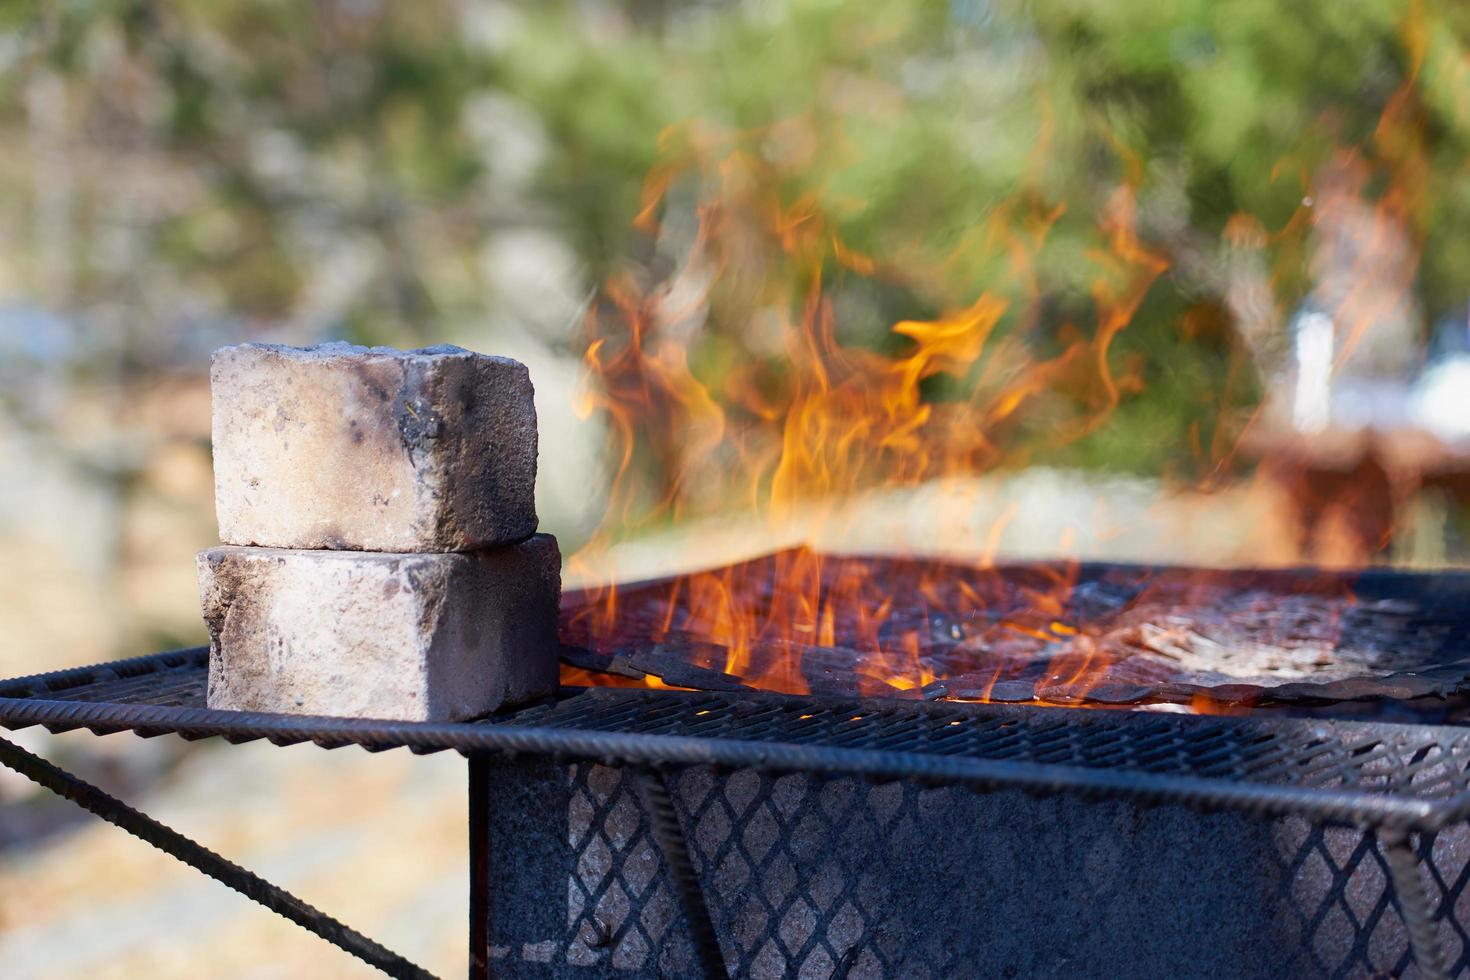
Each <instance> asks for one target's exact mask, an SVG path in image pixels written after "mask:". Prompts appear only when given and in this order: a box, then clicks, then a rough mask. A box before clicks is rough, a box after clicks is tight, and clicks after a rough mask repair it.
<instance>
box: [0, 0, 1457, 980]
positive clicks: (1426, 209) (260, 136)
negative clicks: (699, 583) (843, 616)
mask: <svg viewBox="0 0 1470 980" xmlns="http://www.w3.org/2000/svg"><path fill="white" fill-rule="evenodd" d="M0 140H3V146H4V150H3V152H0V636H3V637H4V643H3V646H0V674H4V675H6V676H11V675H17V674H25V673H31V672H37V671H42V670H51V669H55V668H60V667H66V666H72V665H77V664H84V663H91V662H96V661H100V660H106V659H110V658H114V657H121V656H132V655H136V654H140V653H146V652H150V651H153V650H157V649H161V648H165V647H172V646H184V645H193V644H195V643H198V642H202V640H203V638H204V637H203V629H202V624H201V623H200V621H199V614H198V606H197V591H196V585H195V580H194V564H193V556H194V553H195V552H196V551H197V550H198V549H200V548H202V547H205V546H207V545H209V544H211V543H213V542H214V541H215V539H216V530H215V526H214V515H213V509H212V490H213V488H212V476H211V469H210V455H209V390H208V363H209V353H210V351H211V350H213V349H214V348H216V347H218V346H221V345H224V344H228V343H235V342H240V341H245V340H257V341H270V342H279V343H289V344H308V343H313V342H316V341H321V340H328V339H346V340H351V341H356V342H360V343H368V344H388V345H393V346H398V347H413V346H420V345H426V344H434V343H446V342H447V343H455V344H460V345H462V346H465V347H468V348H471V349H475V350H481V351H486V352H493V353H500V354H506V355H510V356H513V357H516V358H519V359H520V360H522V361H524V362H525V363H526V364H527V365H529V367H530V370H531V375H532V378H533V380H534V382H535V385H536V388H537V409H538V413H539V418H540V429H541V452H540V478H539V484H538V509H539V511H540V514H541V520H542V527H543V529H544V530H548V531H551V532H553V533H555V534H556V535H557V536H558V537H559V538H560V540H561V542H562V550H563V553H564V554H567V555H571V556H573V557H572V561H571V562H570V563H569V567H568V572H567V574H568V580H569V582H573V583H575V582H579V581H584V580H590V579H596V578H605V577H609V576H616V577H624V578H626V577H629V576H636V575H647V574H654V573H657V572H662V571H667V570H672V569H676V568H682V567H688V566H689V565H690V564H691V563H694V564H709V563H711V562H714V561H719V560H722V559H727V558H729V559H733V558H737V557H743V556H745V555H748V554H751V553H755V552H759V551H763V550H769V549H770V548H773V547H777V546H783V545H787V544H792V543H800V542H807V543H812V544H814V545H817V546H819V547H823V548H830V549H840V550H852V551H856V550H885V551H892V550H917V551H951V552H957V553H961V554H967V555H975V556H984V557H991V556H996V555H1001V556H1012V557H1030V556H1055V555H1064V556H1072V555H1078V556H1083V557H1097V558H1116V559H1127V560H1148V561H1176V562H1190V563H1197V564H1211V565H1234V564H1291V563H1298V562H1306V561H1311V562H1319V563H1325V564H1334V565H1355V564H1365V563H1395V564H1402V565H1415V566H1424V567H1434V566H1441V565H1446V564H1457V563H1463V562H1464V561H1465V558H1466V555H1467V548H1470V519H1467V509H1466V506H1467V501H1470V442H1467V438H1470V272H1467V270H1470V234H1467V233H1466V229H1467V227H1470V226H1467V221H1470V180H1467V176H1470V174H1467V168H1470V163H1467V161H1470V155H1467V152H1466V151H1467V148H1470V10H1467V8H1465V7H1464V6H1463V5H1461V4H1458V3H1454V2H1450V0H1421V2H1412V3H1410V2H1401V3H1343V2H1342V0H1333V2H1328V0H1301V2H1298V3H1295V4H1292V5H1291V7H1290V9H1289V10H1287V9H1285V8H1282V7H1280V6H1279V5H1270V4H1258V3H1248V2H1241V0H1230V2H1206V0H1172V2H1167V0H1166V2H1159V0H1155V2H1150V3H1141V2H1136V0H1086V2H1083V0H1077V2H1068V0H1064V2H1054V3H1047V4H1033V3H1026V2H1022V0H951V2H949V3H924V2H920V0H867V2H863V3H855V2H840V0H747V2H726V3H718V4H715V3H701V2H689V0H684V2H668V0H624V2H614V0H583V2H544V3H536V4H530V3H513V2H507V0H421V2H418V3H414V4H389V3H386V2H381V0H326V2H321V3H315V4H309V5H303V4H291V3H279V2H271V0H216V2H213V3H193V2H177V3H167V2H142V0H103V2H96V3H89V4H40V3H12V4H8V5H6V6H5V7H4V8H3V10H0ZM24 741H25V742H26V744H29V745H32V746H36V747H39V748H41V749H43V750H44V751H46V752H47V753H48V754H50V755H52V756H54V757H55V758H57V759H58V760H60V761H61V762H62V763H63V764H67V765H70V766H74V767H75V768H76V769H77V770H78V771H80V772H81V773H83V774H84V775H87V776H89V777H91V778H94V779H97V780H100V781H102V782H103V783H104V784H105V785H107V786H109V787H111V788H113V789H115V790H117V791H119V792H121V793H123V794H124V795H125V796H127V798H129V799H130V800H133V801H135V802H141V803H142V804H144V805H145V808H151V809H153V810H156V811H157V813H158V814H159V816H160V817H161V818H163V819H164V820H166V821H169V822H173V823H175V824H176V825H178V826H179V827H180V829H182V830H184V831H185V832H186V833H190V834H194V835H198V836H200V837H201V838H203V839H204V840H205V842H206V843H208V844H210V845H211V846H214V847H216V848H217V849H219V850H222V851H224V852H225V853H227V854H229V855H231V856H232V857H236V858H237V859H240V860H243V862H244V863H246V864H247V865H251V866H258V867H260V868H261V870H263V871H264V872H265V873H267V874H268V875H276V876H279V877H280V878H281V879H282V880H283V883H285V884H286V885H287V886H288V887H292V888H295V889H298V890H299V891H300V892H301V893H303V894H304V896H305V897H307V898H308V899H309V900H312V901H314V902H317V903H318V904H320V905H321V906H323V907H324V908H325V909H326V910H327V911H329V912H332V913H335V914H338V915H339V916H340V917H342V918H344V919H345V920H346V921H348V922H349V923H350V924H352V925H354V926H357V927H359V928H362V929H364V930H365V931H367V932H368V933H369V934H371V935H374V936H375V937H377V938H381V939H383V940H384V941H385V942H387V943H388V945H390V946H392V947H394V948H395V949H398V950H400V951H402V952H404V953H405V954H407V955H409V956H410V957H413V958H417V959H419V960H420V961H422V962H424V963H425V965H427V966H429V967H430V968H432V969H435V970H437V971H440V972H443V973H445V974H450V975H453V974H457V973H460V972H461V971H462V970H463V964H464V945H465V933H466V930H465V928H464V925H463V918H464V916H463V907H464V901H465V894H466V890H465V885H464V877H465V865H464V854H463V835H464V818H463V808H464V798H463V787H462V778H463V771H462V769H463V767H462V764H461V762H460V760H458V759H457V758H455V759H440V758H427V759H418V758H411V757H405V758H398V757H396V756H394V755H393V754H388V755H384V756H379V757H371V758H369V757H367V756H365V755H362V754H361V753H357V752H355V750H344V751H343V752H334V753H326V752H322V751H321V750H317V749H314V748H310V747H307V748H295V749H289V750H279V749H274V748H271V747H269V746H247V747H240V748H229V749H228V750H225V749H222V748H221V747H219V746H191V747H189V748H188V749H187V750H186V749H185V747H183V746H182V745H177V744H173V743H172V742H170V741H168V740H157V741H154V742H143V741H140V740H136V739H131V738H128V737H124V736H112V737H109V738H106V739H94V738H91V737H90V736H69V737H63V738H44V737H42V736H40V735H36V734H35V733H25V735H24ZM414 821H419V822H421V824H422V825H421V826H415V829H414V831H413V832H412V838H411V839H405V838H404V836H403V833H404V832H403V830H402V828H403V827H405V826H409V825H411V824H413V822H414ZM0 962H5V963H6V964H7V965H6V967H5V968H4V972H5V973H6V975H7V976H24V977H31V976H36V977H72V976H88V977H103V976H117V977H134V976H136V977H145V976H146V977H164V976H169V977H172V976H177V977H201V976H231V977H235V976H259V977H298V976H299V977H322V976H353V975H357V972H355V971H356V970H357V968H356V967H355V965H354V964H352V963H350V962H345V961H344V960H343V958H341V957H340V956H339V955H338V954H336V953H334V952H332V951H330V950H328V949H326V948H324V947H319V945H318V944H317V943H316V941H315V940H313V939H312V938H311V937H309V936H307V935H305V934H304V933H303V934H300V935H297V934H296V932H295V931H294V929H293V928H292V927H290V926H288V925H286V924H285V923H283V922H277V921H276V920H274V919H273V917H272V916H270V914H269V913H266V912H263V911H259V910H256V909H253V908H252V907H251V906H249V904H248V903H245V902H244V901H243V900H239V901H237V900H236V899H234V898H233V897H232V896H231V895H229V894H228V893H225V892H224V891H223V889H219V888H216V887H214V886H213V885H212V884H210V883H208V882H204V881H202V880H199V881H196V880H195V878H194V873H193V872H191V871H188V870H186V869H176V868H174V867H172V866H171V865H170V863H169V862H168V859H167V858H164V857H162V856H154V855H153V854H151V853H150V852H148V851H147V849H146V848H145V847H144V846H143V845H141V844H137V843H136V842H134V841H132V840H131V839H128V838H126V837H124V836H123V835H121V834H120V832H117V831H114V830H112V829H110V828H106V827H96V826H92V825H91V824H90V823H89V822H87V821H85V820H82V819H80V818H73V817H72V815H71V814H70V813H69V812H68V811H67V810H66V808H65V806H64V805H59V804H55V803H53V802H52V801H50V800H48V799H44V798H41V797H38V796H36V795H34V794H32V793H31V792H30V791H29V790H28V789H27V787H26V786H25V785H23V784H22V783H20V782H18V781H17V780H16V779H11V778H8V774H4V773H0ZM361 972H363V973H364V975H366V970H365V968H363V970H362V971H361Z"/></svg>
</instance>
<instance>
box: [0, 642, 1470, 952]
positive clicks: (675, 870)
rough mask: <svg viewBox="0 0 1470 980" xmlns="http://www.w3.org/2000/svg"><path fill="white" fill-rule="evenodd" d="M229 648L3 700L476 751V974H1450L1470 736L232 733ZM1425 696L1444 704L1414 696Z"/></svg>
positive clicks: (239, 718)
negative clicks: (210, 695)
mask: <svg viewBox="0 0 1470 980" xmlns="http://www.w3.org/2000/svg"><path fill="white" fill-rule="evenodd" d="M206 674H207V651H206V650H204V649H202V648H201V649H192V650H182V651H175V652H169V653H161V654H156V655H153V656H149V657H142V658H138V659H134V660H127V661H119V662H115V663H111V664H105V665H100V666H96V667H88V668H79V669H75V670H66V671H58V672H55V673H50V674H43V675H37V676H34V677H27V678H19V679H15V680H10V681H3V682H0V724H3V725H4V726H6V727H8V728H12V729H20V728H25V727H28V726H33V725H41V726H44V727H46V728H47V729H49V730H51V731H65V730H71V729H78V728H85V729H90V730H91V731H93V732H95V733H98V734H105V733H110V732H118V731H133V732H136V733H138V734H141V735H144V736H156V735H163V734H168V733H172V734H176V735H180V736H182V737H184V738H187V739H200V738H210V737H221V738H225V739H227V740H229V741H232V742H240V741H249V740H254V739H266V740H269V741H271V742H273V743H275V744H278V745H288V744H294V743H298V742H306V741H310V742H314V743H316V744H318V745H320V746H322V747H325V748H332V749H335V748H339V747H344V746H348V745H358V746H361V747H363V748H366V749H369V750H372V751H377V750H384V749H391V748H407V749H409V750H411V751H414V752H419V753H429V752H438V751H446V750H453V751H457V752H459V753H461V754H463V755H465V756H466V757H467V758H468V760H469V766H468V768H469V783H470V810H471V813H470V816H471V821H470V824H471V826H470V834H471V837H470V842H469V843H470V852H471V901H470V919H471V949H470V960H471V976H472V977H484V976H489V975H491V974H492V973H493V974H494V975H497V976H500V975H508V976H568V977H581V976H597V975H611V976H656V975H689V974H694V973H699V972H701V971H703V972H704V973H706V974H726V973H728V974H729V975H732V976H757V977H764V976H784V975H796V976H835V975H842V976H878V975H903V976H925V975H927V976H995V975H1011V976H1035V975H1055V976H1078V975H1098V976H1103V975H1108V976H1117V975H1134V976H1157V975H1166V974H1173V975H1177V974H1179V973H1181V972H1206V971H1215V972H1221V973H1223V974H1225V975H1232V976H1280V975H1293V976H1359V975H1385V974H1386V975H1400V976H1402V975H1411V976H1423V977H1439V976H1448V975H1451V974H1452V973H1454V974H1459V973H1463V972H1466V971H1467V970H1470V895H1467V885H1470V727H1463V726H1461V725H1460V724H1458V721H1459V719H1460V718H1461V717H1462V712H1461V709H1460V706H1459V702H1458V701H1457V700H1456V696H1455V695H1453V694H1452V693H1451V694H1449V695H1448V696H1447V697H1446V696H1440V695H1445V694H1446V692H1444V691H1441V692H1439V694H1438V695H1436V697H1434V698H1431V699H1429V700H1430V701H1431V702H1432V705H1433V707H1432V708H1431V710H1430V713H1428V714H1422V715H1416V714H1414V713H1413V712H1414V711H1415V710H1419V709H1417V708H1410V707H1404V706H1400V709H1399V710H1398V713H1397V714H1395V715H1394V717H1398V718H1420V717H1422V718H1426V719H1428V718H1432V719H1433V723H1426V722H1425V721H1422V720H1414V721H1408V722H1406V721H1401V720H1400V721H1384V720H1381V717H1375V718H1370V719H1367V720H1364V719H1352V718H1342V717H1313V716H1304V715H1302V714H1300V713H1293V712H1289V711H1282V710H1278V711H1274V712H1273V711H1267V710H1262V711H1257V712H1255V713H1253V714H1250V715H1248V716H1244V717H1201V716H1190V715H1179V714H1156V713H1148V712H1139V711H1119V710H1079V709H1075V708H1048V707H1037V706H1034V705H1023V706H1014V705H1003V704H976V703H957V702H950V701H929V702H926V701H900V700H892V699H862V698H841V697H809V696H786V695H774V694H762V693H753V692H748V691H689V692H685V691H654V690H646V689H628V688H590V689H563V690H562V692H561V693H560V695H559V696H558V697H557V698H556V699H555V700H554V701H552V702H549V703H545V704H540V705H535V706H531V707H527V708H523V709H520V710H517V711H514V712H510V713H507V714H504V715H500V716H495V717H490V718H486V719H482V720H479V721H475V722H471V723H459V724H422V723H395V722H382V721H373V720H361V719H340V718H317V717H297V716H281V715H265V714H253V713H244V712H220V711H211V710H208V709H207V708H205V707H203V695H204V686H205V681H206ZM1420 700H1423V699H1420ZM0 762H3V763H4V764H5V765H7V766H9V767H11V768H13V769H16V770H18V771H20V772H22V773H24V774H25V775H27V776H29V777H30V778H32V779H34V780H36V781H37V782H39V783H41V784H42V785H45V786H47V787H49V788H51V789H52V790H55V791H57V792H59V793H61V794H63V795H65V796H67V797H68V798H70V799H72V800H74V801H76V802H77V803H79V804H80V805H82V806H84V807H86V808H87V809H89V810H92V811H93V812H95V813H98V814H99V815H101V816H103V817H104V818H106V819H108V820H111V821H112V822H114V823H117V824H119V825H120V826H122V827H123V828H124V829H126V830H128V831H130V832H132V833H134V834H136V835H137V836H139V837H141V838H143V839H144V840H146V841H148V842H149V843H152V844H154V845H155V846H158V847H161V848H162V849H164V850H166V851H167V852H169V853H171V854H173V855H175V856H176V857H178V858H180V859H182V860H184V861H186V862H187V863H190V864H192V865H194V866H195V867H197V868H199V869H201V870H203V871H204V872H205V873H208V874H211V875H213V876H214V877H216V878H219V879H220V880H222V881H223V882H225V883H226V884H228V885H230V886H231V887H234V888H236V889H238V890H240V891H242V892H243V893H245V894H246V895H247V896H249V897H251V898H253V899H255V900H257V901H259V902H261V903H262V904H264V905H266V906H267V907H269V908H271V909H273V910H275V911H277V912H279V913H281V914H283V915H285V916H287V917H288V918H290V919H292V920H293V921H295V922H297V923H299V924H301V925H302V926H304V927H305V928H307V929H309V930H311V931H312V932H314V933H316V934H317V935H319V936H322V937H323V938H325V939H326V940H328V941H329V942H332V943H334V944H335V945H337V946H339V947H341V948H342V949H344V950H346V951H347V952H349V953H351V954H353V955H355V956H357V957H359V958H361V959H363V960H364V961H366V962H368V963H371V964H372V965H374V966H377V967H379V968H380V969H382V970H383V971H384V972H386V973H388V974H390V975H392V976H414V977H420V976H425V975H426V974H425V973H424V972H423V971H422V970H420V969H419V968H417V967H415V966H414V965H413V964H411V963H408V962H407V961H405V960H403V959H402V958H401V957H398V956H396V955H395V954H393V953H392V952H390V951H388V950H386V949H384V948H383V947H382V946H380V945H378V944H377V943H375V942H373V941H372V940H370V939H368V938H366V937H364V936H361V935H359V934H358V933H356V932H354V931H352V930H351V929H349V928H348V927H346V926H344V925H342V924H341V923H339V922H337V921H336V920H333V919H331V918H330V917H328V916H326V915H324V914H323V913H321V912H319V911H317V910H315V909H312V908H311V907H310V906H307V905H305V904H304V903H302V902H300V901H299V900H298V899H296V898H294V897H293V896H291V895H289V894H287V893H286V892H284V891H282V890H281V889H279V888H277V887H275V886H273V885H271V884H269V883H268V882H265V881H263V880H262V879H260V878H258V877H255V876H254V875H251V874H250V873H249V872H246V871H244V870H243V869H241V868H238V867H236V866H234V865H232V864H230V863H229V862H228V861H226V860H225V859H223V858H221V857H219V856H218V855H214V854H212V853H210V852H208V851H206V850H204V849H203V848H201V847H199V845H197V844H194V843H193V842H191V841H188V840H187V839H186V838H183V837H181V836H180V835H177V834H176V833H174V832H173V831H171V830H169V829H168V828H166V827H163V826H162V825H160V824H157V823H156V822H154V821H152V820H151V819H150V818H147V817H146V816H144V815H142V814H140V813H138V812H137V811H135V810H132V809H131V808H128V807H127V806H126V805H124V804H122V803H121V802H119V801H117V800H114V799H111V798H110V797H108V796H106V795H105V794H103V793H102V792H101V791H99V790H97V789H95V788H94V787H91V786H88V785H87V784H85V783H83V782H81V781H80V780H77V779H76V778H75V777H72V776H70V775H68V774H66V773H64V772H62V771H61V770H59V769H56V768H55V767H54V766H51V765H50V764H49V763H46V762H44V761H43V760H40V759H38V758H36V757H34V756H32V755H30V754H29V753H27V752H25V751H24V750H22V749H20V748H19V747H17V746H15V745H13V744H11V743H9V742H4V741H0Z"/></svg>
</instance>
